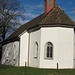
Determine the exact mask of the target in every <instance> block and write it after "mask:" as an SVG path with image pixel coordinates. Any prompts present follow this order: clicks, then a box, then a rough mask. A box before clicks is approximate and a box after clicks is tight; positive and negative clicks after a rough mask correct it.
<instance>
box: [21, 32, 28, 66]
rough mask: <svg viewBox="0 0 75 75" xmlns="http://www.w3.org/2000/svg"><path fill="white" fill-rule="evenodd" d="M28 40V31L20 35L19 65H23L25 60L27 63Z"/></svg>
mask: <svg viewBox="0 0 75 75" xmlns="http://www.w3.org/2000/svg"><path fill="white" fill-rule="evenodd" d="M28 40H29V33H28V32H25V33H24V34H23V35H21V36H20V66H25V62H26V64H27V65H28V42H29V41H28Z"/></svg>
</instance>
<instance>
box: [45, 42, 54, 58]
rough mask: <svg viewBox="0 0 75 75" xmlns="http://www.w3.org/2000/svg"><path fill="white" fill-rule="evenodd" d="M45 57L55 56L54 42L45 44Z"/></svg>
mask: <svg viewBox="0 0 75 75" xmlns="http://www.w3.org/2000/svg"><path fill="white" fill-rule="evenodd" d="M45 58H50V59H52V58H53V44H52V43H51V42H47V43H46V45H45Z"/></svg>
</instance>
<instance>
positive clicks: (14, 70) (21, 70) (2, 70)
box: [0, 65, 75, 75]
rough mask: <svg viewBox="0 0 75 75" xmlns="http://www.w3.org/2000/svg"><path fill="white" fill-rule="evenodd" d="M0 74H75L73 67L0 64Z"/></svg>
mask: <svg viewBox="0 0 75 75" xmlns="http://www.w3.org/2000/svg"><path fill="white" fill-rule="evenodd" d="M0 75H75V69H67V70H65V69H62V70H59V71H58V72H57V70H55V69H38V68H31V67H26V68H25V67H13V66H4V65H1V66H0Z"/></svg>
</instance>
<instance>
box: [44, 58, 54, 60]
mask: <svg viewBox="0 0 75 75" xmlns="http://www.w3.org/2000/svg"><path fill="white" fill-rule="evenodd" d="M44 59H45V60H53V58H44Z"/></svg>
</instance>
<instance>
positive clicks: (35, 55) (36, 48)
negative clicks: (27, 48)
mask: <svg viewBox="0 0 75 75" xmlns="http://www.w3.org/2000/svg"><path fill="white" fill-rule="evenodd" d="M37 57H38V43H37V42H35V47H34V58H37Z"/></svg>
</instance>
